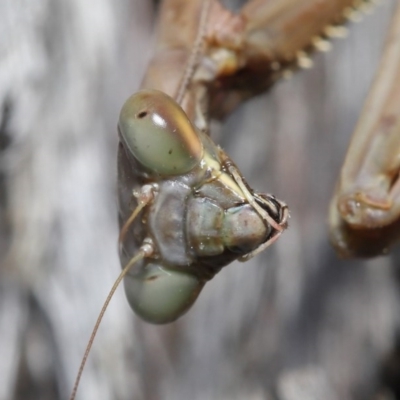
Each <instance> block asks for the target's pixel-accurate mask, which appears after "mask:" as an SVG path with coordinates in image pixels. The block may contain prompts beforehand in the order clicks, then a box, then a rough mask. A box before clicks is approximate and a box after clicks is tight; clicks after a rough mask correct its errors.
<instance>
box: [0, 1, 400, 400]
mask: <svg viewBox="0 0 400 400" xmlns="http://www.w3.org/2000/svg"><path fill="white" fill-rule="evenodd" d="M392 6H393V4H392V3H391V2H389V1H387V2H385V3H384V4H383V5H382V6H381V7H379V8H378V9H377V10H376V12H375V13H374V15H372V16H370V17H368V18H366V19H365V21H363V23H362V24H359V25H355V26H352V27H351V31H350V36H349V38H348V39H346V40H343V41H335V43H334V47H333V50H332V51H331V52H330V53H328V54H326V55H318V56H317V57H316V58H315V64H316V65H315V67H314V68H313V69H312V70H311V71H305V72H301V73H299V74H297V75H296V76H295V77H294V79H292V80H290V81H288V82H282V83H280V84H278V85H276V87H274V88H273V90H272V91H271V92H270V93H269V94H268V95H266V96H262V97H259V98H257V99H254V100H252V101H251V102H248V103H247V104H246V105H245V107H243V108H242V109H240V110H238V111H237V112H236V113H235V115H234V116H232V118H231V119H229V120H228V121H227V123H226V124H225V125H224V126H223V129H222V130H219V129H218V127H216V128H217V131H218V132H216V133H215V137H216V138H217V140H218V141H219V142H220V143H221V144H222V145H223V147H224V148H225V149H226V150H227V152H228V154H230V156H231V157H232V159H233V160H235V161H236V163H237V164H238V165H239V167H240V168H241V170H242V172H243V173H244V175H245V176H246V177H247V178H248V180H249V182H250V183H251V185H252V186H253V187H255V188H257V189H258V190H264V191H268V192H271V193H275V194H276V195H277V196H279V198H282V199H285V200H286V201H287V202H288V204H289V205H290V207H291V211H292V218H291V220H290V229H289V230H288V231H287V232H286V233H285V235H284V236H283V237H282V239H281V240H280V241H279V243H278V244H277V245H275V246H274V247H273V248H271V249H269V250H268V251H267V252H265V253H264V254H262V255H260V256H258V257H256V258H255V259H253V260H251V261H250V262H248V263H246V264H239V263H237V264H234V265H232V266H229V267H227V268H226V269H225V270H224V271H222V272H221V273H220V274H219V275H218V276H217V277H216V278H215V279H214V280H213V281H212V282H210V283H209V284H208V285H207V286H206V288H205V290H204V292H203V294H202V295H201V296H200V299H199V300H198V301H197V304H196V305H195V306H194V308H193V309H192V310H191V311H190V312H189V313H188V314H187V316H185V317H183V318H182V319H181V320H180V321H179V322H177V323H175V324H172V325H170V326H166V327H157V326H150V325H147V324H144V323H142V322H140V321H139V320H138V319H137V318H135V317H134V316H133V314H132V313H131V311H130V309H129V307H128V305H127V303H126V301H125V299H124V295H123V291H122V290H120V291H119V292H118V293H117V295H116V296H115V298H114V300H113V301H112V304H111V306H110V309H109V311H108V313H107V315H106V318H105V320H104V322H103V325H102V328H101V330H100V333H99V336H98V338H97V341H96V342H95V346H94V348H93V352H92V354H91V357H90V359H89V362H88V365H87V369H86V371H85V373H84V375H83V379H82V383H81V387H80V389H79V392H78V393H79V396H78V398H79V399H85V400H90V399H96V400H102V399H121V400H122V399H135V400H142V399H146V400H153V399H154V400H158V399H160V400H164V399H173V400H175V399H176V400H180V399H191V400H206V399H210V400H223V399H238V400H239V399H240V400H241V399H254V400H258V399H260V400H261V399H279V400H302V399H304V400H309V399H324V400H331V399H332V400H336V399H338V400H347V399H386V400H389V399H393V398H395V397H393V396H392V397H391V396H390V393H389V391H388V390H386V391H383V390H382V389H381V384H382V381H383V380H385V379H386V380H387V379H388V378H387V377H384V378H382V371H386V370H387V368H386V367H385V366H387V365H393V362H392V363H391V364H388V362H387V357H388V356H389V354H391V353H392V352H393V348H394V345H395V339H396V332H397V329H398V326H399V324H398V323H399V315H400V313H399V305H400V304H399V292H398V277H397V279H396V274H398V270H397V272H396V260H397V262H398V260H399V256H398V255H397V257H396V255H392V256H389V257H384V258H379V259H375V260H371V261H363V262H361V261H342V260H339V259H338V258H337V257H336V256H335V254H334V252H333V250H332V249H331V248H330V246H329V243H328V239H327V229H326V211H327V208H328V203H329V198H330V196H331V194H332V192H333V187H334V184H335V180H336V176H337V174H338V171H339V167H340V164H341V162H342V160H343V158H344V152H345V148H346V145H347V142H348V138H349V135H350V133H351V131H352V129H353V127H354V125H355V122H356V119H357V115H358V113H359V111H360V109H361V107H362V103H363V99H364V98H365V96H366V92H367V88H368V85H369V83H370V81H371V79H372V74H373V71H374V69H375V67H376V65H377V62H378V58H379V55H380V52H381V46H382V43H383V37H384V31H385V28H386V27H387V25H388V20H389V17H390V13H391V9H392ZM153 23H154V22H153V9H152V5H151V3H150V2H148V1H144V0H140V1H139V0H133V1H128V0H118V1H111V0H100V1H97V2H89V1H84V0H71V1H68V2H67V1H62V0H54V1H52V2H50V1H46V0H38V1H35V2H32V1H30V0H18V1H15V0H1V1H0V121H1V122H0V249H1V259H0V260H1V266H0V268H1V269H0V274H1V275H0V278H1V280H0V371H1V373H0V375H1V385H0V400H3V399H4V400H7V399H18V400H19V399H58V398H60V399H66V398H67V396H68V393H69V391H70V390H71V388H72V383H73V379H74V376H75V374H76V371H77V368H78V364H79V361H80V358H81V356H82V353H83V349H84V346H85V344H86V341H87V339H88V337H89V334H90V331H91V329H92V326H93V324H94V321H95V318H96V316H97V313H98V311H99V309H100V306H101V304H102V302H103V301H104V299H105V296H106V293H107V291H108V290H109V288H110V287H111V285H112V282H113V279H114V278H115V277H116V275H117V273H118V271H119V263H118V258H117V248H116V239H117V234H118V232H117V218H116V194H115V187H116V147H117V137H116V129H115V127H116V121H117V117H118V112H119V108H120V107H121V105H122V103H123V101H124V100H125V99H126V98H127V97H128V96H129V94H130V93H132V92H134V91H135V90H136V89H137V87H138V85H139V82H140V79H141V76H142V75H143V71H144V68H145V65H146V61H147V60H148V57H149V56H150V52H151V41H152V32H153ZM399 380H400V379H399ZM379 396H380V397H379ZM398 396H400V395H399V394H398Z"/></svg>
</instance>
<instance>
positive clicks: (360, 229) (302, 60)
mask: <svg viewBox="0 0 400 400" xmlns="http://www.w3.org/2000/svg"><path fill="white" fill-rule="evenodd" d="M166 4H167V3H166ZM168 7H171V9H173V6H171V5H169V6H168ZM183 15H190V12H186V13H183ZM196 15H199V10H197V11H196ZM233 25H235V24H233ZM161 30H162V28H161ZM339 32H340V31H339ZM331 33H332V32H331ZM336 33H338V31H336ZM229 40H230V39H229ZM316 46H322V47H323V46H324V44H323V43H321V42H319V45H318V44H316ZM227 57H228V61H227V62H226V63H227V64H228V66H226V65H225V64H224V63H223V64H224V65H223V68H222V70H223V71H224V72H226V69H225V68H227V69H228V72H229V68H235V60H233V61H232V59H230V57H232V54H228V55H227ZM225 61H226V60H225ZM225 61H224V62H225ZM230 63H232V64H233V67H232V64H230ZM296 63H297V64H298V65H296V66H300V67H303V68H305V67H307V66H308V65H309V58H308V56H307V54H300V55H299V57H296ZM181 64H183V65H184V64H185V63H181ZM239 64H240V63H239ZM290 64H291V62H289V65H290ZM300 64H302V65H300ZM155 70H156V72H157V68H155ZM272 70H273V72H274V74H275V73H276V74H279V75H280V74H283V75H289V73H290V72H291V70H290V68H289V69H287V68H282V69H281V65H279V66H277V65H276V64H275V66H274V67H273V68H272ZM149 71H150V72H149V74H151V69H150V70H149ZM153 71H154V70H153ZM180 76H181V74H180ZM275 78H276V77H275V76H274V77H272V78H271V79H272V80H275ZM147 79H148V78H147ZM178 80H179V79H176V80H175V82H176V81H178ZM171 81H172V82H173V81H174V79H172V80H168V81H167V82H168V83H167V84H166V85H167V86H168V85H171ZM227 81H228V82H227V83H226V82H225V83H226V85H227V88H228V89H227V91H228V92H229V90H230V84H231V83H230V82H229V77H228V78H227ZM244 81H245V82H246V79H244ZM145 82H146V81H145ZM225 83H224V84H225ZM242 84H243V82H239V86H238V88H237V89H235V90H237V92H236V93H235V96H232V98H231V99H230V100H229V96H228V95H227V97H228V100H229V101H227V102H225V103H224V104H225V105H224V107H223V109H222V111H221V110H216V111H217V112H220V113H221V114H222V115H224V114H225V113H227V112H228V111H229V110H230V109H232V108H234V107H236V105H237V102H238V101H239V100H241V99H242V97H243V98H246V97H248V96H251V95H252V94H254V92H258V90H263V89H264V88H265V87H268V86H269V85H270V84H271V82H269V81H268V80H267V82H263V83H262V84H261V85H260V87H258V85H259V81H257V80H254V82H250V84H249V83H248V82H246V83H245V84H243V86H244V89H243V88H242V87H241V85H242ZM251 84H253V85H254V88H253V89H249V87H251ZM148 85H149V86H150V84H149V83H145V84H144V86H148ZM156 86H157V88H158V89H162V90H163V91H165V92H168V91H169V90H168V88H165V87H164V86H162V85H160V86H161V87H160V86H158V85H156ZM203 89H204V88H203ZM215 90H216V89H215ZM241 90H243V93H241ZM211 91H212V89H211ZM224 95H226V93H225V94H224ZM224 95H223V96H222V97H224ZM200 97H201V96H200ZM195 98H196V97H195ZM238 99H239V100H238ZM190 100H192V103H191V101H190ZM196 100H198V99H196ZM218 100H219V99H218ZM186 101H187V104H188V105H187V107H188V108H187V110H189V111H188V114H189V115H190V113H192V115H194V114H195V106H194V105H196V104H197V103H196V102H195V101H193V99H188V100H186ZM193 103H194V105H193ZM190 107H192V108H190ZM211 108H212V109H213V111H214V107H211ZM192 118H193V117H192ZM197 123H198V124H200V126H201V124H202V123H204V120H201V118H200V120H199V121H198V122H197ZM391 148H395V147H394V146H393V147H392V146H391ZM392 172H393V171H392V169H391V173H392ZM393 177H394V178H396V175H395V172H393V174H392V175H391V179H390V181H391V183H392V184H393V182H394V178H393ZM343 180H345V179H343V178H342V181H343ZM341 185H343V184H342V182H341V183H339V185H338V189H337V190H338V191H337V192H336V195H335V199H336V200H337V198H338V197H341V196H342V194H343V193H341V192H340V191H341V190H342V189H343V188H341ZM344 186H346V185H344ZM389 186H390V187H391V188H392V187H395V185H389ZM346 190H348V187H346ZM346 190H344V192H346ZM357 193H358V192H357ZM344 194H345V195H347V194H346V193H344ZM336 200H334V201H333V202H332V204H333V205H332V208H331V210H333V211H331V221H332V224H333V228H332V237H333V240H335V237H336V232H337V231H335V229H340V232H345V234H346V235H347V231H346V230H347V228H348V227H345V228H343V227H338V226H339V225H340V224H342V222H343V221H340V220H339V223H338V222H337V221H338V216H337V211H336V210H338V209H339V208H340V207H339V208H338V206H337V202H336ZM359 201H360V198H359V196H358V197H357V202H359ZM367 203H368V202H367ZM373 205H374V206H376V205H377V202H375V203H374V204H373ZM385 207H386V208H385ZM342 208H343V207H342ZM378 208H379V207H378ZM383 208H385V209H390V210H392V209H391V208H390V207H387V206H386V205H385V206H384V207H383ZM344 209H345V211H347V209H346V207H344ZM339 211H340V210H339ZM395 220H396V215H395V214H391V216H390V217H389V225H391V224H392V222H394V221H395ZM354 225H355V227H354V229H355V231H356V233H355V236H356V239H355V242H354V241H352V240H351V239H349V240H348V241H347V242H346V243H345V246H343V238H340V239H339V240H337V242H336V244H337V247H339V248H340V249H341V251H342V252H343V253H344V254H345V255H351V254H355V255H357V254H358V250H357V248H359V247H357V246H356V250H355V251H353V250H348V249H349V246H348V245H352V244H353V243H355V244H356V245H360V246H361V250H360V251H361V253H360V254H361V255H364V250H365V249H366V250H367V251H368V252H369V251H370V250H371V247H370V246H369V245H365V243H366V241H367V240H368V237H369V236H370V234H369V233H368V232H369V229H370V228H371V226H364V225H360V224H359V223H356V224H354ZM382 226H383V225H378V227H377V228H376V227H373V229H378V231H379V232H383V234H382V233H380V235H382V237H383V240H384V244H382V243H381V244H379V245H378V246H377V248H375V249H374V252H375V253H376V252H377V253H378V254H379V253H381V252H385V251H386V247H387V246H388V243H387V241H389V242H391V241H392V238H393V236H392V233H391V234H388V233H387V232H386V225H384V226H385V228H382ZM389 228H391V226H390V227H389ZM354 229H353V231H354ZM364 231H367V233H366V235H365V236H364V237H363V234H364V233H365V232H364ZM373 232H374V233H373V236H376V232H377V231H376V230H374V231H373ZM353 234H354V232H351V234H350V236H349V237H351V235H353ZM358 234H360V236H358ZM346 237H347V236H345V239H346ZM358 237H362V239H361V240H359V239H358ZM346 240H347V239H346ZM373 243H374V244H375V243H376V240H373Z"/></svg>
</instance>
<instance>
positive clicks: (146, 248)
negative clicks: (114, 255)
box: [69, 244, 153, 400]
mask: <svg viewBox="0 0 400 400" xmlns="http://www.w3.org/2000/svg"><path fill="white" fill-rule="evenodd" d="M152 251H153V248H152V246H151V245H150V244H144V245H143V246H142V247H141V248H140V250H139V252H138V254H136V255H135V256H134V257H132V258H131V259H130V261H129V262H128V264H127V265H126V266H125V267H124V269H123V270H122V271H121V273H120V274H119V276H118V278H117V279H116V281H115V282H114V285H113V287H112V288H111V290H110V293H109V294H108V296H107V299H106V301H105V302H104V304H103V307H102V308H101V311H100V314H99V316H98V317H97V321H96V324H95V326H94V328H93V331H92V334H91V335H90V339H89V342H88V344H87V346H86V350H85V354H84V355H83V358H82V361H81V365H80V366H79V371H78V374H77V376H76V379H75V384H74V388H73V389H72V394H71V397H70V398H69V399H70V400H75V397H76V392H77V390H78V386H79V382H80V380H81V377H82V372H83V370H84V368H85V365H86V361H87V359H88V356H89V353H90V350H91V348H92V345H93V342H94V339H95V337H96V334H97V331H98V330H99V326H100V324H101V321H102V320H103V317H104V313H105V312H106V310H107V307H108V305H109V304H110V301H111V298H112V297H113V296H114V293H115V291H116V290H117V288H118V286H119V284H120V283H121V281H122V279H124V277H125V276H126V274H127V273H128V272H129V270H130V269H131V268H132V266H133V265H134V264H136V263H137V262H138V261H140V260H141V259H143V258H144V257H148V256H150V255H151V253H152Z"/></svg>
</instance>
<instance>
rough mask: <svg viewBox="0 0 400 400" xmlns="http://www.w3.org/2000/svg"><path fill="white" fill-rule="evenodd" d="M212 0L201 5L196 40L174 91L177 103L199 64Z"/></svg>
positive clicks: (179, 101) (180, 100)
mask: <svg viewBox="0 0 400 400" xmlns="http://www.w3.org/2000/svg"><path fill="white" fill-rule="evenodd" d="M212 1H213V0H205V1H204V3H203V5H202V7H201V15H200V23H199V29H198V31H197V36H196V40H195V41H194V45H193V50H192V52H191V54H190V57H189V60H188V62H187V65H186V68H185V73H184V74H183V77H182V80H181V82H180V84H179V87H178V90H177V92H176V96H175V100H176V102H177V103H178V104H180V105H182V101H183V97H184V95H185V92H186V89H187V88H188V86H189V83H190V80H191V79H192V77H193V74H194V72H195V70H196V67H197V65H198V64H199V58H200V54H201V51H202V48H203V44H204V40H205V38H206V35H207V21H208V16H209V13H210V9H211V3H212Z"/></svg>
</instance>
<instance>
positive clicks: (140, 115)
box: [137, 111, 147, 118]
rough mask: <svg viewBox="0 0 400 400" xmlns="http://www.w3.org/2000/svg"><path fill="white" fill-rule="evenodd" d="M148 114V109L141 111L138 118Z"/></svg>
mask: <svg viewBox="0 0 400 400" xmlns="http://www.w3.org/2000/svg"><path fill="white" fill-rule="evenodd" d="M146 115H147V111H140V113H139V114H138V115H137V117H138V118H144V117H145V116H146Z"/></svg>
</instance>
